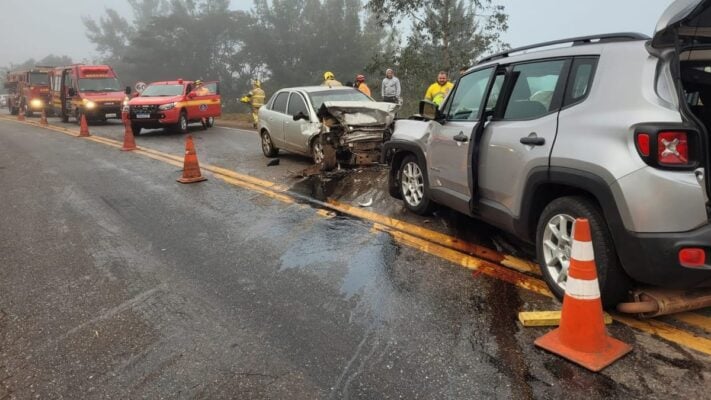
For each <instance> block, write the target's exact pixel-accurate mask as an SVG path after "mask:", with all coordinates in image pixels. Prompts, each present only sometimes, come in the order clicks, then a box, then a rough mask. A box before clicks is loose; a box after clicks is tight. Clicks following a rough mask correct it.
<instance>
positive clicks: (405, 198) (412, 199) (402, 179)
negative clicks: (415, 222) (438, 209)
mask: <svg viewBox="0 0 711 400" xmlns="http://www.w3.org/2000/svg"><path fill="white" fill-rule="evenodd" d="M424 171H425V168H424V166H423V165H421V164H420V162H419V161H418V159H417V157H415V156H414V155H412V154H411V155H408V156H406V157H405V158H404V159H403V160H402V163H401V164H400V166H399V167H398V171H397V185H398V188H399V189H398V190H399V191H400V196H402V202H403V204H405V208H407V209H408V210H410V211H412V212H414V213H415V214H419V215H428V214H431V213H432V211H434V209H435V203H434V202H433V201H432V200H430V198H429V197H428V196H427V181H426V180H425V172H424Z"/></svg>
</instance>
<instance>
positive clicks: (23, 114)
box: [17, 107, 25, 121]
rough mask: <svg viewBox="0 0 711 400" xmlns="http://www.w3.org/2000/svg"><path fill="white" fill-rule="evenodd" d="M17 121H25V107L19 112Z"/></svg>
mask: <svg viewBox="0 0 711 400" xmlns="http://www.w3.org/2000/svg"><path fill="white" fill-rule="evenodd" d="M17 120H18V121H24V120H25V109H24V107H20V108H19V109H18V110H17Z"/></svg>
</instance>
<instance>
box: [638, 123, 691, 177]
mask: <svg viewBox="0 0 711 400" xmlns="http://www.w3.org/2000/svg"><path fill="white" fill-rule="evenodd" d="M634 141H635V147H636V148H637V152H638V153H639V156H640V157H642V159H643V160H644V162H646V163H647V164H649V165H651V166H652V167H655V168H661V169H682V170H691V169H694V168H697V167H698V166H699V160H700V157H698V152H699V150H700V149H699V148H700V145H699V135H698V133H697V132H696V131H695V130H691V129H678V128H677V129H674V128H671V129H670V127H667V128H665V127H660V126H640V127H638V128H637V129H636V132H635V136H634Z"/></svg>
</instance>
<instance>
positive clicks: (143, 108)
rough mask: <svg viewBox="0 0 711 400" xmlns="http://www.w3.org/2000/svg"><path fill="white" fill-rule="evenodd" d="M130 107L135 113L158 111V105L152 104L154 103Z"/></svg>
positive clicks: (132, 112)
mask: <svg viewBox="0 0 711 400" xmlns="http://www.w3.org/2000/svg"><path fill="white" fill-rule="evenodd" d="M130 109H131V114H135V113H142V114H143V113H145V114H152V113H154V112H156V111H158V106H152V105H147V106H131V107H130Z"/></svg>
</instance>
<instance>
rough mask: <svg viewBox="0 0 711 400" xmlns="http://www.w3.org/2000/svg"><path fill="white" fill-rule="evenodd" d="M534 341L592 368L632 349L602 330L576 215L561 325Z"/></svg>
mask: <svg viewBox="0 0 711 400" xmlns="http://www.w3.org/2000/svg"><path fill="white" fill-rule="evenodd" d="M535 344H536V346H538V347H542V348H544V349H546V350H548V351H550V352H551V353H554V354H557V355H559V356H561V357H563V358H566V359H568V360H570V361H572V362H574V363H577V364H579V365H581V366H583V367H585V368H587V369H589V370H591V371H595V372H597V371H600V370H602V369H603V368H605V367H607V366H608V365H610V364H612V363H613V362H615V361H616V360H617V359H619V358H621V357H622V356H624V355H625V354H627V353H628V352H630V351H631V350H632V347H631V346H630V345H628V344H626V343H623V342H621V341H619V340H617V339H615V338H613V337H610V336H608V334H607V331H606V330H605V322H604V317H603V313H602V301H601V300H600V287H599V285H598V282H597V268H596V267H595V255H594V252H593V245H592V236H591V234H590V223H589V222H588V220H587V219H580V218H579V219H577V220H576V221H575V226H574V228H573V248H572V251H571V257H570V267H569V268H568V280H567V282H566V288H565V297H564V298H563V311H562V315H561V320H560V327H559V328H558V329H555V330H553V331H551V332H549V333H548V334H546V335H544V336H541V337H539V338H538V339H536V341H535Z"/></svg>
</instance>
